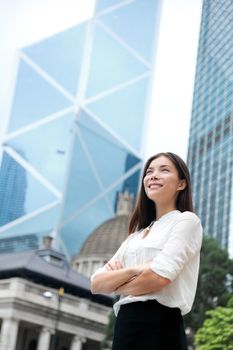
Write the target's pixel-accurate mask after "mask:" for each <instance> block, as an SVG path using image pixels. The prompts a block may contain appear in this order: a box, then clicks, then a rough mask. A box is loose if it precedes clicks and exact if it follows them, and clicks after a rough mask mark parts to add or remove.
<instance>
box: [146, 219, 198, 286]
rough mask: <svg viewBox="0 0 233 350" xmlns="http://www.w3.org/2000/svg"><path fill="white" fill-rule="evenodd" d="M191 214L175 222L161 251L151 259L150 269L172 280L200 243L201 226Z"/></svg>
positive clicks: (195, 252)
mask: <svg viewBox="0 0 233 350" xmlns="http://www.w3.org/2000/svg"><path fill="white" fill-rule="evenodd" d="M194 215H195V214H193V217H191V218H185V219H182V220H181V221H179V222H177V223H176V224H175V225H174V227H173V229H172V231H171V233H170V235H169V238H168V240H167V242H166V243H165V245H164V247H163V249H162V250H161V252H160V253H159V254H158V255H157V256H156V257H155V258H154V259H153V261H152V264H151V269H152V270H153V271H154V272H155V273H157V274H158V275H160V276H163V277H165V278H168V279H169V280H171V281H174V280H175V278H176V277H177V276H178V275H179V273H180V272H181V271H182V269H183V267H184V266H185V265H186V264H187V263H188V262H189V261H190V260H191V259H192V258H193V257H194V256H195V255H196V254H197V253H198V252H200V249H201V244H202V226H201V223H200V220H199V218H198V217H197V216H196V215H195V216H194Z"/></svg>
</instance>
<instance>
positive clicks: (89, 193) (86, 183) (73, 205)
mask: <svg viewBox="0 0 233 350" xmlns="http://www.w3.org/2000/svg"><path fill="white" fill-rule="evenodd" d="M100 192H101V187H100V184H99V183H98V181H97V179H96V177H95V174H94V171H93V168H92V166H91V164H90V163H89V160H88V158H87V155H86V154H85V151H84V149H83V147H82V144H81V142H80V140H79V139H78V137H75V140H74V145H73V149H72V156H71V161H70V167H69V173H68V179H67V188H66V192H65V198H64V205H63V214H62V218H63V220H64V219H66V218H68V217H69V216H70V215H71V214H73V213H75V212H76V211H79V210H81V209H82V207H83V206H84V205H86V204H87V203H88V202H90V201H91V200H92V199H93V198H95V197H96V196H97V195H98V194H99V193H100Z"/></svg>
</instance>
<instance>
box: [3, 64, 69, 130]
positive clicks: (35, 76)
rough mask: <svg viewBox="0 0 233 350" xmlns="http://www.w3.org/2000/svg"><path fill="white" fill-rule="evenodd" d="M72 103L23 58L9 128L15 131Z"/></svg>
mask: <svg viewBox="0 0 233 350" xmlns="http://www.w3.org/2000/svg"><path fill="white" fill-rule="evenodd" d="M71 105H72V104H71V102H70V101H69V100H68V99H67V98H66V97H65V96H64V95H62V94H61V93H60V92H59V91H58V90H56V89H55V88H54V87H53V86H52V85H51V84H49V83H48V82H47V81H46V80H45V79H44V78H43V77H42V76H41V75H40V74H39V73H37V72H36V71H35V70H34V69H32V68H31V67H30V66H29V65H28V64H27V63H25V62H24V61H23V60H21V61H20V66H19V71H18V78H17V83H16V87H15V93H14V99H13V102H12V108H11V113H10V119H9V120H10V122H9V128H8V129H9V131H14V130H16V129H18V128H21V127H23V126H26V125H28V124H31V123H33V122H35V121H38V120H40V119H42V118H44V117H47V116H48V115H50V114H52V113H55V112H57V111H59V110H61V109H64V108H67V107H69V106H71Z"/></svg>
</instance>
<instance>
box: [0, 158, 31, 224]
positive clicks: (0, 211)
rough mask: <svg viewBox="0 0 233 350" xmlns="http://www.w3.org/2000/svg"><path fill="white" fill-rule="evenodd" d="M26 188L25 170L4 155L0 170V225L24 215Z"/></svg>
mask: <svg viewBox="0 0 233 350" xmlns="http://www.w3.org/2000/svg"><path fill="white" fill-rule="evenodd" d="M26 188H27V178H26V173H25V170H24V169H23V168H22V167H21V166H20V165H19V164H18V163H17V162H16V161H15V160H14V159H13V158H11V157H10V156H9V155H8V154H7V153H4V154H3V158H2V164H1V168H0V225H4V224H7V223H8V222H10V221H13V220H15V219H17V218H19V217H20V216H22V215H24V214H25V209H24V206H25V196H26Z"/></svg>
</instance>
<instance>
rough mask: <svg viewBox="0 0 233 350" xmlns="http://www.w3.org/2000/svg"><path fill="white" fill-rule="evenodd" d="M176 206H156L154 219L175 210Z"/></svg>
mask: <svg viewBox="0 0 233 350" xmlns="http://www.w3.org/2000/svg"><path fill="white" fill-rule="evenodd" d="M176 209H177V208H176V207H175V206H174V205H171V206H164V207H163V206H156V219H157V220H158V219H159V218H161V217H162V216H163V215H165V214H167V213H169V212H170V211H173V210H176Z"/></svg>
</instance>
